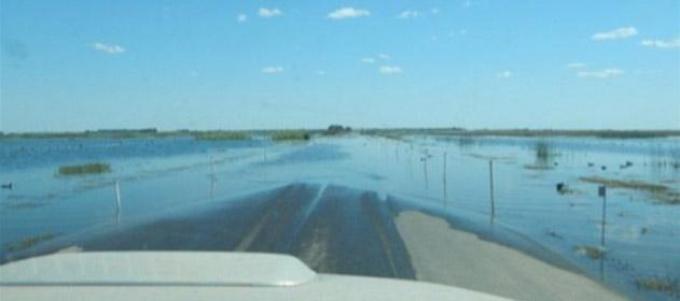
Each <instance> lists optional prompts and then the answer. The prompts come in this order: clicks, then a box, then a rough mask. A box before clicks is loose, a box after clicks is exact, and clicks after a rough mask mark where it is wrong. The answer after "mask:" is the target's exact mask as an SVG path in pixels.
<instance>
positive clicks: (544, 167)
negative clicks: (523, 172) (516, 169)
mask: <svg viewBox="0 0 680 301" xmlns="http://www.w3.org/2000/svg"><path fill="white" fill-rule="evenodd" d="M523 167H524V169H529V170H552V169H555V168H554V167H553V166H552V165H546V164H524V166H523Z"/></svg>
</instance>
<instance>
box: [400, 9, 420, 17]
mask: <svg viewBox="0 0 680 301" xmlns="http://www.w3.org/2000/svg"><path fill="white" fill-rule="evenodd" d="M419 16H420V12H419V11H417V10H405V11H403V12H401V13H400V14H399V15H397V18H399V19H412V18H417V17H419Z"/></svg>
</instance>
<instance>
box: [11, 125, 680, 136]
mask: <svg viewBox="0 0 680 301" xmlns="http://www.w3.org/2000/svg"><path fill="white" fill-rule="evenodd" d="M349 131H351V128H349V127H342V126H339V125H331V126H330V127H329V128H328V129H327V130H325V131H324V130H313V131H310V132H318V133H321V134H338V133H344V132H349ZM210 132H234V131H210ZM247 132H249V133H251V134H256V133H271V132H273V131H271V130H269V131H268V130H251V131H247ZM360 132H361V134H364V135H372V136H381V137H386V138H390V139H401V138H402V137H404V136H407V135H435V136H448V137H459V138H461V137H475V136H480V137H481V136H511V137H551V136H569V137H597V138H613V139H626V138H663V137H678V136H680V130H531V129H480V130H466V129H463V128H458V127H451V128H420V129H416V128H394V129H363V130H361V131H360ZM201 133H206V132H203V131H191V130H186V129H185V130H176V131H159V130H157V129H155V128H147V129H101V130H94V131H84V132H33V133H3V132H0V139H11V138H29V139H50V138H62V139H75V138H115V139H129V138H163V137H177V136H196V135H197V134H201ZM241 133H243V132H241Z"/></svg>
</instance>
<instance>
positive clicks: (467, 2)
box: [462, 0, 472, 8]
mask: <svg viewBox="0 0 680 301" xmlns="http://www.w3.org/2000/svg"><path fill="white" fill-rule="evenodd" d="M462 6H463V7H465V8H468V7H470V6H472V1H470V0H465V1H464V2H463V4H462Z"/></svg>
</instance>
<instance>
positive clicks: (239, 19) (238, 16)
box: [236, 14, 248, 23]
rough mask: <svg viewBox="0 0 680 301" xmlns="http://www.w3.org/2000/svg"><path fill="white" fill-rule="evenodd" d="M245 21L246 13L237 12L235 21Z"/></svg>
mask: <svg viewBox="0 0 680 301" xmlns="http://www.w3.org/2000/svg"><path fill="white" fill-rule="evenodd" d="M245 21H248V15H246V14H238V15H237V16H236V22H239V23H243V22H245Z"/></svg>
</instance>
